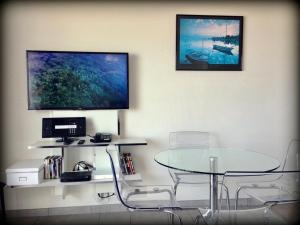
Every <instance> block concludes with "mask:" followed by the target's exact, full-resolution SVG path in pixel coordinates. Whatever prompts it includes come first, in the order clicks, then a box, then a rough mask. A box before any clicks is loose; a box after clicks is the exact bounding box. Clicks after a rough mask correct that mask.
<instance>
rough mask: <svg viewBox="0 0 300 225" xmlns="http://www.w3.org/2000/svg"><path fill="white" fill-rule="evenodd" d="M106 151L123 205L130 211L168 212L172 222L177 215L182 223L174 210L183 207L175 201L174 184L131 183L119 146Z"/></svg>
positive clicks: (109, 147) (178, 217)
mask: <svg viewBox="0 0 300 225" xmlns="http://www.w3.org/2000/svg"><path fill="white" fill-rule="evenodd" d="M106 152H107V154H108V156H109V159H110V163H111V169H112V175H113V183H114V187H115V194H116V195H117V197H118V199H119V201H120V202H121V204H122V205H123V206H125V207H126V208H127V209H128V210H129V211H156V212H163V213H167V214H169V215H170V221H171V223H172V224H173V223H174V217H176V218H177V219H178V221H179V223H180V224H181V225H182V220H181V217H180V216H179V215H177V214H176V213H175V212H174V210H181V208H180V206H179V205H178V203H177V202H176V201H175V198H174V191H173V189H172V186H168V185H155V186H151V185H134V186H133V185H130V184H129V183H128V182H126V180H125V177H124V176H123V175H122V172H121V170H120V163H119V151H118V147H117V146H108V147H107V149H106ZM157 200H159V201H157Z"/></svg>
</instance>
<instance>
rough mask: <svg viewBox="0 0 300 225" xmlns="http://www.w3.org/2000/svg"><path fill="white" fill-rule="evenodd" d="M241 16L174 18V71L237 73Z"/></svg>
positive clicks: (241, 41) (239, 69)
mask: <svg viewBox="0 0 300 225" xmlns="http://www.w3.org/2000/svg"><path fill="white" fill-rule="evenodd" d="M242 53H243V17H242V16H217V15H183V14H178V15H176V70H203V71H241V70H242Z"/></svg>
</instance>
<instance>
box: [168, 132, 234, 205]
mask: <svg viewBox="0 0 300 225" xmlns="http://www.w3.org/2000/svg"><path fill="white" fill-rule="evenodd" d="M210 139H211V134H210V133H209V132H203V131H175V132H170V133H169V148H170V149H178V148H194V149H199V150H201V149H207V148H209V146H210ZM168 170H169V174H170V176H171V178H172V180H173V182H174V187H173V188H174V194H175V196H176V194H177V188H178V185H180V184H197V185H199V184H200V185H203V184H209V177H208V176H207V175H203V174H196V173H189V172H184V171H179V170H175V169H168ZM224 190H225V192H226V199H227V207H230V202H229V191H228V188H227V187H226V186H225V187H224Z"/></svg>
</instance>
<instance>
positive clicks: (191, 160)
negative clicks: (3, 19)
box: [154, 148, 280, 175]
mask: <svg viewBox="0 0 300 225" xmlns="http://www.w3.org/2000/svg"><path fill="white" fill-rule="evenodd" d="M211 157H213V159H214V160H215V162H216V164H215V167H214V169H212V168H211V159H212V158H211ZM154 160H155V161H156V162H157V163H159V164H161V165H163V166H166V167H169V168H172V169H177V170H181V171H187V172H193V173H205V174H219V175H223V174H224V173H225V172H226V171H239V172H240V171H243V172H250V171H253V172H268V171H272V170H274V169H277V168H278V167H279V165H280V162H279V161H278V160H277V159H275V158H273V157H272V156H269V155H265V154H262V153H258V152H254V151H249V150H243V149H234V148H207V149H203V148H202V149H188V148H177V149H169V150H166V151H162V152H160V153H158V154H157V155H155V157H154Z"/></svg>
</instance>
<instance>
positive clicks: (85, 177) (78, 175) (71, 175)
mask: <svg viewBox="0 0 300 225" xmlns="http://www.w3.org/2000/svg"><path fill="white" fill-rule="evenodd" d="M91 177H92V171H74V172H64V173H62V175H61V176H60V181H61V182H80V181H90V180H91Z"/></svg>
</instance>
